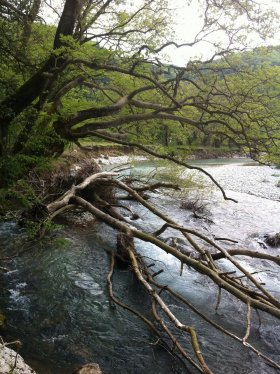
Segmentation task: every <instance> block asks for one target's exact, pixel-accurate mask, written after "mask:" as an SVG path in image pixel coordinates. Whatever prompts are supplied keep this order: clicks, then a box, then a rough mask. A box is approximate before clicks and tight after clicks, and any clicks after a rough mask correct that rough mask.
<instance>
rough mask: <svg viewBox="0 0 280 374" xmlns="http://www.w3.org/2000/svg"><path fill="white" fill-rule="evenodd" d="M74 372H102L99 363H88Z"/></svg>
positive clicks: (77, 373)
mask: <svg viewBox="0 0 280 374" xmlns="http://www.w3.org/2000/svg"><path fill="white" fill-rule="evenodd" d="M73 374H102V371H101V369H100V366H99V365H98V364H86V365H84V366H82V367H80V368H79V369H77V370H75V371H74V372H73Z"/></svg>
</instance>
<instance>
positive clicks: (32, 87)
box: [0, 0, 279, 158]
mask: <svg viewBox="0 0 280 374" xmlns="http://www.w3.org/2000/svg"><path fill="white" fill-rule="evenodd" d="M200 6H201V16H202V20H203V22H202V24H201V30H200V31H199V33H198V34H197V35H196V36H195V37H194V38H193V40H191V41H190V42H188V43H181V44H180V43H179V41H177V40H176V37H175V35H174V32H172V22H171V20H172V15H171V9H170V4H169V3H168V2H167V1H165V2H162V1H158V0H149V1H147V0H145V1H144V0H142V1H140V2H137V4H133V3H131V2H127V1H110V0H107V1H99V2H95V1H90V0H84V1H82V0H67V1H64V2H61V1H57V2H56V3H49V2H48V1H40V0H30V1H27V0H26V1H17V2H16V3H11V2H9V1H6V0H5V1H4V0H2V1H1V2H0V12H1V29H2V31H3V32H2V33H1V35H2V37H1V46H0V48H1V51H2V53H1V55H2V60H1V75H2V77H1V82H0V84H1V99H2V102H1V124H0V153H1V157H2V158H5V157H12V158H13V157H17V155H18V154H20V155H22V156H23V155H29V154H30V152H31V149H32V147H33V146H32V145H31V143H34V142H35V143H36V142H37V139H38V138H40V139H42V142H41V141H40V142H39V143H40V147H39V148H40V154H41V156H44V157H45V156H53V155H58V154H60V153H61V152H62V150H63V146H64V144H65V143H66V142H67V141H68V142H69V141H70V142H79V139H81V138H83V137H92V136H94V137H103V136H104V135H109V138H107V139H110V140H112V141H117V140H118V139H119V138H122V139H126V140H127V141H128V142H129V141H133V142H138V143H142V142H143V143H145V141H146V143H147V139H150V142H159V143H162V144H165V145H168V144H171V145H172V144H173V145H175V146H176V145H182V144H183V145H186V146H187V145H189V144H191V143H192V142H194V139H198V141H199V142H200V144H202V145H203V144H204V143H205V144H208V145H209V144H210V145H214V146H220V145H221V144H226V145H228V144H230V145H235V146H237V147H239V148H241V149H245V150H246V151H248V152H249V153H250V154H251V155H252V156H254V157H258V156H259V155H260V154H263V152H265V153H266V154H267V152H268V151H269V153H271V151H273V153H274V154H275V155H276V156H277V154H278V150H277V149H278V147H279V137H278V133H279V132H278V105H277V95H278V90H279V84H278V70H279V67H278V66H277V65H276V64H275V59H276V60H277V57H275V54H276V50H275V52H273V53H271V52H270V54H269V56H270V59H268V60H267V61H268V62H267V63H264V62H263V61H265V60H266V59H265V57H261V58H260V57H259V56H260V55H261V56H265V53H266V52H265V51H264V50H263V51H262V53H261V54H259V52H258V51H255V52H253V53H251V54H248V53H247V54H245V55H244V54H242V53H241V54H240V53H236V51H237V49H240V48H241V42H244V41H245V39H244V33H247V34H248V33H249V32H250V31H254V32H255V33H256V32H258V33H260V34H261V36H262V37H264V36H265V35H263V34H264V29H263V27H262V26H264V24H267V23H268V22H270V27H269V28H268V27H266V29H265V30H266V33H267V34H269V35H270V34H271V32H272V31H273V30H272V29H273V26H274V23H273V22H272V20H273V19H274V18H273V17H272V16H275V15H274V14H272V11H271V10H267V9H262V8H261V6H260V5H258V4H255V6H254V2H253V1H252V2H251V1H249V2H243V1H242V0H239V1H228V2H222V3H220V2H217V1H212V0H204V1H201V4H200ZM190 10H191V8H190ZM44 18H45V19H47V20H48V22H51V23H52V25H45V24H43V20H44ZM56 20H57V21H56ZM234 21H235V22H234ZM241 21H242V26H241ZM236 22H237V24H238V23H239V27H238V28H237V26H236ZM225 25H227V27H226V28H225ZM266 36H267V35H266ZM213 40H218V41H215V42H214V41H213ZM206 41H207V42H208V43H212V44H213V55H212V57H210V58H209V59H208V60H207V61H202V60H195V59H190V60H189V61H188V62H187V63H186V65H185V66H175V65H172V64H168V63H167V62H166V61H164V54H163V53H164V52H165V51H168V48H170V46H173V47H174V46H176V47H178V48H187V49H189V48H192V47H193V46H196V44H199V43H205V42H206ZM244 56H245V57H244ZM252 59H253V61H254V63H253V64H252ZM256 60H257V62H256ZM258 60H261V63H259V62H258ZM54 133H55V134H56V135H55V136H54V137H53V134H54ZM48 134H52V135H51V137H53V138H52V141H51V142H50V141H49V138H48V137H49V135H48ZM147 134H148V136H147ZM203 134H204V135H203ZM45 136H46V141H45V143H44V141H43V139H44V138H45ZM195 144H196V143H195V142H194V145H195ZM36 146H37V145H36ZM35 148H36V147H35ZM35 153H36V152H35ZM37 153H38V151H37Z"/></svg>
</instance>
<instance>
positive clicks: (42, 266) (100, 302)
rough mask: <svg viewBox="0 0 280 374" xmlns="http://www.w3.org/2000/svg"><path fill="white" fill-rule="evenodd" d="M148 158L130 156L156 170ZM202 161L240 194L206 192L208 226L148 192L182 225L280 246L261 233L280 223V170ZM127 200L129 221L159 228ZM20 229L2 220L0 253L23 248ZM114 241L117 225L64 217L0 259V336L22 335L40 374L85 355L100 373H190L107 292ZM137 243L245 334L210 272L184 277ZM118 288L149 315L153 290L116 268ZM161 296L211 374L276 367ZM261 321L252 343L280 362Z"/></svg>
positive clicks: (140, 166)
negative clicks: (47, 233) (0, 318)
mask: <svg viewBox="0 0 280 374" xmlns="http://www.w3.org/2000/svg"><path fill="white" fill-rule="evenodd" d="M200 164H201V162H200ZM154 166H155V165H154V163H151V162H150V161H149V162H148V161H141V162H140V163H139V162H138V163H137V162H136V163H135V171H134V173H142V172H147V171H152V169H153V168H154ZM205 166H206V167H207V170H208V171H211V172H212V173H213V175H214V176H215V177H216V178H217V180H219V182H220V183H221V184H222V185H223V186H224V187H225V188H227V194H228V195H230V196H231V197H234V198H236V199H237V200H239V203H238V204H236V203H234V202H225V201H223V200H222V199H221V196H220V194H219V193H218V192H217V191H216V190H214V191H213V190H211V191H210V189H209V191H208V190H207V189H206V190H204V191H206V192H203V194H204V195H203V199H204V201H206V202H207V203H208V204H209V210H211V212H212V216H211V220H212V221H213V222H212V223H211V224H209V222H208V221H206V220H197V219H194V218H193V217H192V215H191V214H190V213H189V212H187V211H185V210H182V209H181V208H180V201H179V200H178V199H177V198H175V197H174V196H171V195H166V196H160V195H158V194H154V195H153V196H152V197H151V201H152V202H156V203H157V204H158V205H159V206H160V207H161V208H162V209H163V210H164V211H165V212H167V213H168V214H171V213H172V216H173V217H175V218H176V219H177V220H178V222H180V223H181V224H184V225H187V226H189V227H195V228H197V229H199V230H201V232H203V233H207V234H208V235H210V236H211V235H213V234H216V235H218V236H222V237H225V236H226V237H228V238H231V239H235V240H238V241H239V243H240V244H241V245H246V246H247V247H249V248H251V249H256V250H260V249H262V250H263V251H266V252H268V253H273V254H280V250H279V249H272V248H269V247H266V248H263V247H264V243H263V236H264V234H266V233H268V232H275V231H279V227H280V202H279V200H280V199H279V196H280V188H279V187H276V184H277V181H278V180H279V178H280V171H279V177H278V176H277V171H276V170H272V169H269V168H266V167H265V168H264V167H259V166H253V165H252V164H249V165H247V163H245V162H244V160H233V161H232V160H231V161H227V160H226V161H225V160H222V161H218V162H217V161H212V162H211V161H208V164H207V165H205ZM157 167H158V169H162V170H164V168H166V164H160V163H159V164H157ZM183 177H184V178H185V177H186V175H184V176H183ZM194 178H200V177H197V176H196V175H195V176H192V180H194ZM240 180H241V182H240ZM238 181H239V182H238ZM253 193H254V194H253ZM277 194H278V195H277ZM132 208H133V209H134V210H136V211H137V212H138V213H139V214H140V217H141V218H140V219H139V220H137V221H133V222H134V223H135V224H136V225H137V226H139V227H142V228H147V229H149V230H150V231H151V230H153V229H157V228H159V227H160V226H161V221H160V220H159V219H158V218H156V217H155V216H153V215H152V214H150V213H148V212H147V211H146V210H145V209H144V208H141V207H139V206H138V205H137V204H134V205H132ZM128 220H129V218H128ZM23 235H24V233H23V231H22V229H20V228H19V227H18V226H17V225H16V224H15V223H7V222H6V223H1V224H0V251H1V257H5V256H10V255H11V254H12V253H15V252H17V251H21V250H23V249H22V240H23ZM165 236H166V237H165V239H166V240H167V241H168V240H172V238H173V236H175V233H174V232H173V231H172V230H170V231H168V232H166V234H165ZM61 238H63V240H61ZM115 241H116V232H115V231H114V230H113V229H111V228H108V227H106V226H105V225H104V224H102V223H99V224H94V225H91V226H89V227H83V226H82V225H80V226H75V225H72V226H71V225H70V226H65V227H64V228H63V229H60V231H59V232H57V233H56V234H55V235H54V237H53V238H52V239H45V240H43V241H42V242H41V243H37V244H35V245H33V246H32V247H31V248H29V249H28V250H27V251H25V252H24V253H23V254H22V255H21V256H19V257H15V258H14V259H13V260H10V261H5V262H3V266H6V267H8V268H9V271H8V272H7V273H2V274H1V278H0V279H1V290H0V305H1V309H2V311H3V312H4V313H5V314H6V315H7V318H8V326H7V328H6V331H4V333H3V336H4V339H5V340H12V339H15V338H19V339H20V340H21V341H22V342H23V348H22V350H21V353H22V355H23V357H24V358H26V360H27V362H29V363H30V364H31V365H32V366H33V367H34V369H37V371H38V373H39V374H48V373H51V374H60V373H61V374H64V373H71V372H72V370H73V369H74V368H76V367H78V366H79V365H82V364H84V363H87V362H97V363H99V365H100V366H101V368H102V370H103V372H104V373H105V374H106V373H107V374H111V373H112V374H115V373H116V374H117V373H128V374H129V373H131V374H134V373H136V374H138V373H139V374H152V373H159V374H165V373H166V374H167V373H173V372H174V373H186V372H188V371H187V369H186V368H183V367H182V366H181V365H180V363H179V362H178V361H177V360H176V359H175V358H174V357H173V356H172V355H171V354H170V353H168V352H167V351H166V350H165V349H164V348H162V347H159V346H157V345H155V344H154V343H155V342H156V339H155V337H154V336H153V335H152V334H151V333H150V332H149V331H148V330H147V328H146V327H145V326H144V325H143V323H142V322H141V321H139V320H138V319H137V317H135V316H133V315H131V314H130V313H129V312H127V311H125V310H123V309H121V308H120V307H116V306H115V305H114V304H113V303H112V302H111V301H110V300H109V296H108V292H107V287H106V277H107V273H108V271H109V266H110V256H109V254H108V253H109V252H110V251H112V250H114V248H115ZM136 245H137V248H138V250H139V251H140V252H141V253H142V254H143V255H144V256H146V259H147V262H148V263H151V262H155V263H156V265H155V267H154V270H155V271H157V270H159V269H163V270H164V272H163V273H162V274H161V275H160V276H158V277H157V280H158V281H160V282H162V283H168V284H169V285H170V286H172V287H173V288H174V289H175V290H177V291H180V293H181V294H183V295H184V296H185V297H187V298H188V299H189V300H191V301H192V303H193V304H195V305H196V306H197V307H198V308H199V309H200V310H202V311H203V312H205V313H206V314H207V315H208V316H209V317H211V318H212V319H213V320H215V321H217V322H219V323H222V324H223V325H224V326H226V327H227V328H228V329H230V330H231V331H233V332H234V333H236V334H239V335H240V336H243V335H244V333H245V330H246V323H245V320H246V310H245V308H244V306H243V305H242V304H241V303H239V302H236V301H233V300H232V297H231V296H230V295H228V294H227V293H226V292H223V297H222V300H221V305H220V307H219V309H218V312H216V311H215V304H216V299H217V289H216V287H214V286H213V285H212V283H211V281H210V280H208V279H207V278H206V277H204V276H202V275H200V274H197V273H196V272H194V271H193V270H192V269H189V268H187V267H186V268H184V271H183V275H182V276H181V277H180V276H179V273H180V263H178V261H177V260H176V259H174V258H173V257H171V256H170V255H167V254H165V253H162V251H160V250H159V249H157V248H155V247H154V246H152V245H148V244H147V243H143V242H140V241H136ZM225 245H226V246H227V248H230V246H231V245H230V244H229V243H228V244H225ZM242 261H243V262H242V263H243V265H244V266H246V267H247V269H253V262H252V260H248V259H247V260H246V261H245V260H244V258H243V259H242ZM225 267H226V264H225ZM257 270H258V271H261V272H260V273H259V274H257V277H258V279H259V280H261V281H262V282H265V283H266V287H267V288H268V289H269V290H270V291H271V292H273V293H274V294H275V296H278V297H280V294H279V281H280V280H279V271H278V269H277V267H276V266H272V265H270V264H268V263H267V262H266V261H262V260H258V262H257ZM114 292H115V294H116V296H117V297H118V298H120V299H121V300H122V301H124V302H125V303H127V304H129V305H131V306H133V307H134V308H136V309H137V310H139V311H140V312H142V313H144V314H146V315H147V316H149V309H150V302H149V298H148V296H147V295H146V293H145V292H144V291H143V290H142V288H141V287H140V285H139V284H138V282H137V281H136V280H135V279H134V277H133V275H132V274H131V272H129V271H128V270H126V269H119V270H117V271H116V272H115V274H114ZM166 302H167V303H168V304H169V306H170V308H171V309H172V310H173V311H174V313H176V314H177V315H178V316H179V318H180V319H181V320H182V322H184V323H186V324H190V325H192V326H194V327H195V328H196V330H197V333H198V336H199V340H200V344H201V348H202V351H203V354H204V357H205V359H206V361H207V362H208V364H209V366H210V367H211V368H212V369H213V371H214V372H215V373H219V374H222V373H229V374H231V373H232V374H239V373H244V374H245V373H246V374H247V373H248V374H249V373H251V374H253V373H254V374H263V373H264V374H266V373H267V374H270V373H271V374H274V373H276V370H275V369H273V368H271V367H270V366H268V365H266V364H265V363H264V361H263V360H261V359H259V358H258V357H257V356H255V355H253V354H252V353H250V351H248V350H246V349H244V347H242V346H241V345H240V344H239V343H237V342H236V341H234V340H232V339H231V338H229V337H225V336H224V335H223V334H222V333H220V332H218V331H217V330H216V329H214V328H212V327H210V326H209V325H208V324H207V323H205V322H204V321H203V320H202V319H200V318H199V317H197V316H196V315H195V314H194V313H193V312H191V311H189V310H186V309H185V308H183V306H182V305H181V304H179V303H177V302H174V300H171V299H168V298H166ZM261 320H262V325H261V326H260V327H259V321H258V319H257V317H256V315H255V314H253V318H252V332H251V336H250V342H251V343H253V344H254V345H255V346H256V347H257V348H259V349H261V350H262V351H263V352H265V353H266V354H268V355H269V356H270V357H272V358H273V359H274V360H278V361H280V357H279V356H280V326H279V321H278V322H277V320H276V319H275V318H273V317H270V316H268V315H266V314H265V313H262V316H261ZM189 370H190V372H191V373H195V372H196V371H195V370H194V369H192V368H189ZM0 372H1V370H0Z"/></svg>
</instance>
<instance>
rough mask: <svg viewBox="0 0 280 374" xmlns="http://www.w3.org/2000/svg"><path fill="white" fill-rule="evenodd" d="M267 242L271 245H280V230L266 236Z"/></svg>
mask: <svg viewBox="0 0 280 374" xmlns="http://www.w3.org/2000/svg"><path fill="white" fill-rule="evenodd" d="M265 242H266V243H267V244H268V245H270V246H271V247H280V232H278V233H276V234H272V235H266V236H265Z"/></svg>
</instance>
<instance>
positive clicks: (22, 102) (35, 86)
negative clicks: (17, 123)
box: [0, 0, 82, 156]
mask: <svg viewBox="0 0 280 374" xmlns="http://www.w3.org/2000/svg"><path fill="white" fill-rule="evenodd" d="M81 5H82V4H81V0H66V1H65V5H64V10H63V12H62V15H61V18H60V21H59V24H58V27H57V31H56V35H55V38H54V44H53V49H54V50H55V49H58V48H60V47H61V46H62V44H63V41H62V40H61V36H62V35H63V36H70V35H72V34H73V31H74V27H75V24H76V21H77V18H78V16H79V13H80V10H81ZM64 64H65V59H64V58H63V57H62V56H61V57H59V58H58V57H56V56H54V55H52V56H50V57H49V59H48V60H47V61H46V62H45V64H44V65H43V67H42V68H41V69H40V70H39V71H37V72H36V73H35V74H34V75H33V76H32V77H31V78H30V79H29V80H28V81H26V82H25V83H24V84H23V85H22V86H21V87H20V88H19V89H18V90H17V91H16V92H15V93H14V94H13V95H11V96H9V97H7V98H6V99H5V100H4V101H2V103H1V104H0V107H1V114H0V156H1V155H4V154H5V153H6V148H7V142H8V134H9V127H10V124H11V122H12V121H13V119H14V118H15V117H17V116H18V115H19V114H20V113H21V112H23V111H24V110H25V109H26V108H27V107H28V106H29V105H31V104H32V102H34V100H36V99H38V98H39V97H40V96H42V95H43V96H44V97H46V96H47V93H48V90H49V89H50V87H51V84H52V82H53V80H54V79H55V78H56V77H57V75H58V74H59V72H60V70H61V69H63V65H64Z"/></svg>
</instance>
